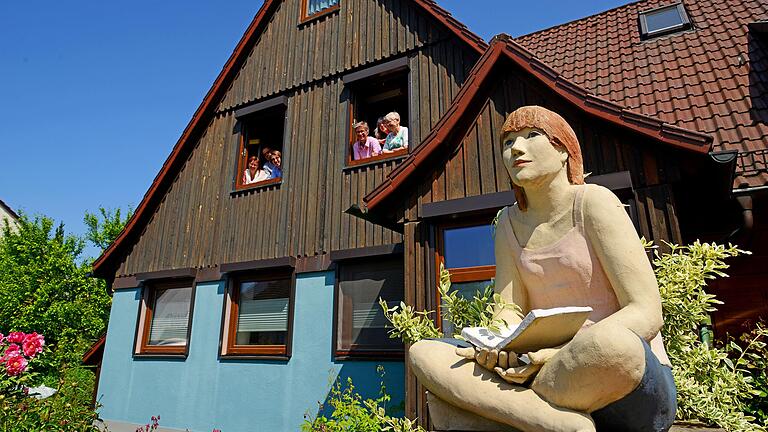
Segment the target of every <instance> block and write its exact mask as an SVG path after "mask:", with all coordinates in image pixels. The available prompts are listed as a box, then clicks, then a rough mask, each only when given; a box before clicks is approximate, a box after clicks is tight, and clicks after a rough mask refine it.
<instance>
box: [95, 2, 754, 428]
mask: <svg viewBox="0 0 768 432" xmlns="http://www.w3.org/2000/svg"><path fill="white" fill-rule="evenodd" d="M643 4H647V5H648V8H647V10H646V8H645V7H644V6H643ZM701 4H704V5H708V4H709V3H707V2H698V3H697V4H696V5H690V4H689V2H684V3H683V4H681V6H680V8H678V6H674V9H675V11H680V10H682V11H683V12H685V11H693V10H698V8H699V7H700V6H699V5H701ZM656 5H657V4H656V3H653V2H639V3H633V4H631V5H628V6H625V8H629V9H630V11H629V12H626V16H625V17H624V21H622V22H623V23H624V25H625V26H627V30H626V32H625V33H626V36H622V37H626V38H629V39H632V43H631V44H630V45H632V46H635V45H637V44H642V46H644V47H647V49H648V50H649V52H652V51H653V50H654V49H655V50H657V51H653V52H655V54H654V55H651V54H647V58H648V59H651V58H653V59H655V58H656V57H659V56H661V55H662V54H661V52H660V51H659V50H658V48H653V47H654V46H656V45H661V44H664V43H668V42H664V41H669V40H673V39H674V38H679V37H685V38H693V39H695V37H696V36H697V35H701V36H702V37H704V36H705V35H708V34H709V33H707V31H709V30H707V31H704V30H702V31H700V30H699V28H701V29H706V28H707V27H705V26H704V22H703V21H701V20H702V19H703V16H702V15H701V14H694V13H690V14H686V15H685V19H683V15H682V12H678V13H679V15H678V17H679V21H685V22H684V23H680V24H679V25H677V24H675V21H674V20H672V25H669V23H670V17H668V16H666V15H664V14H662V15H661V16H659V15H654V14H653V13H650V12H653V7H654V6H656ZM638 8H640V9H638ZM713 8H714V9H716V10H719V9H718V8H719V6H717V7H715V6H706V7H704V11H705V12H706V14H709V15H712V14H713V12H712V9H713ZM620 10H622V9H621V8H619V9H616V10H613V11H611V12H609V13H617V12H616V11H620ZM640 12H643V13H645V15H643V14H642V13H640ZM649 13H650V14H649ZM706 14H705V15H706ZM589 19H590V18H586V19H585V20H589ZM750 19H751V18H750ZM718 23H720V24H722V23H723V19H721V20H720V21H718ZM728 25H731V24H728ZM565 27H567V25H566V26H564V28H565ZM588 27H589V26H588ZM592 27H594V26H592ZM753 27H754V28H758V29H759V28H763V27H762V26H761V25H759V24H758V25H754V26H752V27H749V28H750V30H749V32H750V33H749V34H752V33H751V32H752V30H751V29H752V28H753ZM372 28H373V29H381V31H378V32H375V31H370V29H372ZM590 28H591V27H590ZM598 28H599V27H598ZM556 29H557V28H555V29H550V30H545V31H543V32H542V33H546V32H548V31H556ZM575 31H581V30H574V32H575ZM605 31H608V30H605ZM641 31H643V32H645V35H644V36H641V34H640V33H641ZM755 31H757V30H755ZM614 33H615V34H618V33H616V32H614ZM614 33H611V35H612V36H615V34H614ZM755 34H757V33H755ZM761 34H762V33H761ZM537 35H538V33H536V34H534V35H529V36H526V37H523V38H519V39H513V38H511V37H509V36H506V35H499V36H497V37H495V38H494V39H493V41H491V43H490V44H487V43H485V42H483V41H482V40H481V39H480V38H478V37H477V36H475V35H473V34H472V33H471V32H470V31H469V30H468V29H466V27H464V26H463V25H461V24H460V23H458V22H457V21H456V20H455V19H453V18H452V17H451V16H450V14H448V13H447V12H446V11H444V10H443V9H441V8H439V7H438V6H437V5H436V4H435V3H434V2H433V1H430V0H324V1H317V0H266V1H265V3H264V5H263V6H262V8H261V9H260V10H259V12H258V13H257V15H256V17H255V18H254V20H253V22H252V24H251V25H250V26H249V28H248V30H247V31H246V33H245V35H244V36H243V39H242V40H241V41H240V43H239V44H238V46H237V47H236V49H235V51H234V53H233V55H232V56H231V57H230V59H229V61H228V62H227V64H226V65H225V67H224V69H223V70H222V72H221V74H220V75H219V77H218V78H217V80H216V81H215V83H214V85H213V87H212V88H211V90H210V91H209V93H208V94H207V96H206V97H205V99H204V100H203V103H202V104H201V106H200V107H199V108H198V110H197V111H196V113H195V114H194V116H193V118H192V120H191V122H190V124H189V126H188V127H187V129H186V130H185V131H184V133H183V135H182V137H181V138H180V139H179V141H178V143H177V144H176V146H175V147H174V149H173V152H172V153H171V155H170V156H169V157H168V159H167V160H166V162H165V164H164V165H163V168H162V169H161V171H160V173H159V174H158V176H157V178H156V179H155V181H154V182H153V184H152V186H151V187H150V189H149V191H148V192H147V194H146V195H145V197H144V200H143V201H142V202H141V204H140V205H139V207H138V209H137V211H136V213H135V214H134V216H133V217H132V219H131V220H130V221H129V223H128V225H127V226H126V228H125V230H124V231H123V232H122V233H121V234H120V236H119V237H118V239H117V240H116V241H115V243H114V244H113V245H112V246H111V247H110V248H109V249H108V250H106V251H105V253H104V254H103V255H102V256H101V257H100V258H99V259H98V260H97V261H96V263H95V265H94V272H95V274H96V275H97V276H99V277H103V278H105V279H107V280H108V281H109V283H110V286H111V287H112V289H113V290H114V296H113V306H112V312H111V316H110V323H109V329H108V333H107V337H106V342H105V344H104V346H103V348H102V349H103V363H102V366H101V372H100V379H99V390H98V392H99V395H100V398H99V399H100V402H101V404H102V408H101V411H100V413H101V416H102V418H104V419H105V420H106V421H107V423H108V425H109V426H110V430H117V431H119V430H134V429H135V426H136V425H138V424H143V423H145V422H146V420H147V419H148V418H149V416H152V415H157V414H160V415H161V416H162V420H163V421H162V424H163V426H167V427H171V428H175V429H181V430H183V429H184V428H190V430H201V431H207V430H211V429H212V428H214V427H217V428H220V429H222V430H225V431H238V430H243V431H245V430H248V431H250V430H270V431H272V430H275V431H283V430H285V431H289V430H290V431H293V430H297V429H298V427H299V424H300V423H301V421H302V420H303V419H302V415H303V414H304V413H309V414H310V415H315V414H316V413H317V412H318V406H317V402H318V401H320V402H324V401H325V400H326V398H327V396H328V393H329V388H330V385H331V383H332V382H334V381H336V382H338V381H344V380H345V379H346V378H347V377H351V378H352V379H353V380H354V382H355V384H356V386H357V389H358V390H359V391H361V392H362V393H363V394H364V395H375V394H376V392H377V390H378V385H379V380H380V379H379V376H378V375H377V372H376V368H377V365H380V364H381V365H383V366H384V368H385V370H386V375H385V378H384V380H385V382H386V385H387V389H388V391H389V392H390V394H392V395H393V400H394V401H395V405H398V404H401V403H402V407H403V408H404V411H405V414H406V415H408V416H409V417H418V418H419V420H420V422H422V423H423V424H425V425H428V422H429V419H428V413H427V411H426V405H425V398H424V397H423V392H422V391H421V390H420V387H419V385H418V382H416V379H415V378H414V377H413V376H412V375H411V374H410V373H409V372H408V370H407V367H405V365H404V362H403V358H404V355H405V354H404V349H403V346H402V345H400V344H398V343H396V341H393V340H390V339H388V338H387V336H386V328H385V327H384V321H383V317H382V315H381V313H380V311H379V309H378V305H377V304H376V300H377V299H378V298H379V297H381V298H383V299H384V300H385V301H387V302H392V303H394V302H399V301H400V300H403V299H404V300H405V301H406V302H408V303H410V304H414V305H416V306H417V308H419V309H429V310H436V311H438V314H439V309H440V299H439V294H438V293H437V290H436V282H437V278H438V274H437V273H438V269H439V266H440V265H441V264H443V265H444V266H445V267H446V268H448V269H449V270H450V271H451V274H452V276H451V278H452V282H453V285H454V289H458V290H461V291H462V292H472V291H473V290H474V289H475V288H477V287H482V286H483V285H484V284H486V283H487V282H488V281H489V280H490V279H491V278H492V277H493V275H494V270H495V263H494V258H493V253H492V250H493V248H492V246H491V242H492V237H491V235H492V234H491V230H492V229H491V220H492V217H493V216H494V215H495V213H496V211H497V210H498V209H499V208H501V207H502V206H504V205H508V204H511V203H512V202H513V199H514V198H513V196H512V194H511V192H510V185H509V182H508V180H507V179H506V177H505V176H498V175H496V173H497V172H502V171H503V168H502V165H501V160H500V145H499V144H500V143H499V138H498V136H497V131H498V129H499V127H500V125H501V123H502V121H503V119H504V117H505V115H506V114H507V113H509V112H511V111H512V110H514V109H515V108H517V107H519V106H522V105H529V104H538V105H542V106H545V107H548V108H551V109H553V110H555V111H557V112H559V113H561V114H562V115H563V116H564V117H565V118H566V119H567V120H568V121H569V122H570V123H571V125H572V126H573V127H574V129H575V131H576V133H577V135H578V136H579V139H580V141H581V143H582V146H583V149H584V158H585V169H586V171H589V172H591V173H592V174H591V176H590V177H589V181H592V182H596V183H599V184H602V185H604V186H606V187H609V188H611V189H612V190H614V191H615V192H616V194H617V195H618V196H619V197H620V198H621V199H622V200H623V201H624V202H625V204H627V206H628V207H627V208H628V211H629V212H630V216H631V217H632V219H633V221H634V223H635V226H636V228H637V229H638V231H639V232H640V233H641V234H642V235H644V236H645V237H646V238H649V239H653V240H655V241H657V242H661V241H662V240H663V241H669V242H676V243H682V242H685V241H687V240H689V239H692V238H695V237H696V235H697V233H701V235H702V236H704V235H709V236H714V237H712V238H715V239H718V238H717V237H716V235H715V233H717V232H718V230H719V231H722V232H726V233H728V232H730V230H735V229H736V228H738V227H739V216H740V215H741V213H740V212H739V211H738V210H739V208H738V206H737V205H738V203H739V201H740V200H741V199H734V195H736V196H737V197H738V196H742V195H739V194H736V193H735V192H734V187H733V185H734V183H733V182H734V179H738V178H744V179H750V180H748V181H752V180H751V179H753V178H763V177H765V178H768V177H766V174H765V166H764V165H763V166H760V165H759V164H758V163H754V164H752V165H751V166H752V167H753V168H755V169H756V170H757V174H754V175H753V174H751V173H748V172H747V171H746V170H744V169H742V170H741V171H735V170H739V169H741V168H739V167H747V164H746V163H745V164H744V165H739V163H741V162H738V161H740V160H741V159H740V158H741V156H739V154H738V153H735V154H734V153H733V152H729V151H730V150H732V148H731V147H728V146H724V145H723V144H722V142H721V141H718V140H720V137H719V135H718V133H720V129H717V128H716V129H707V128H705V127H704V126H703V125H702V124H698V123H695V122H693V123H690V122H689V123H681V122H680V121H678V119H677V118H675V117H669V116H667V117H664V115H663V112H661V111H659V112H654V113H649V112H646V111H644V110H643V109H640V108H642V107H640V108H638V106H637V105H633V103H634V100H632V99H628V100H626V101H624V100H617V99H618V98H617V97H614V96H612V94H606V93H601V92H600V91H599V90H600V89H601V88H602V87H600V86H598V87H595V86H594V85H592V84H591V82H588V81H586V80H585V78H581V79H580V78H579V77H580V75H578V74H579V73H581V72H580V71H577V72H574V71H573V70H571V69H568V68H569V65H571V64H573V63H574V62H576V61H583V62H589V61H591V60H588V59H590V58H591V57H589V54H592V53H590V52H579V53H575V54H573V55H574V58H573V59H572V60H571V61H564V62H559V61H558V56H559V55H560V54H559V52H558V54H556V55H555V54H550V53H555V52H557V50H560V49H562V50H564V51H567V50H568V49H569V48H574V49H576V48H575V47H577V46H579V45H578V44H575V43H571V44H568V43H563V42H557V43H556V42H551V43H552V44H554V45H556V46H557V50H556V49H552V47H551V46H549V47H548V46H547V45H546V44H547V43H550V42H541V41H543V40H544V39H541V41H540V39H536V38H537ZM691 35H693V36H691ZM564 37H565V39H563V40H569V39H568V37H572V36H564ZM601 37H604V38H607V37H608V36H607V35H602V36H601ZM595 38H597V36H595ZM635 39H636V40H635ZM585 40H591V39H589V38H586V39H585ZM715 40H717V41H720V39H715ZM534 41H539V42H537V43H538V45H537V44H536V43H534ZM547 41H548V40H547ZM686 41H687V39H686ZM720 42H722V41H720ZM612 43H613V42H612ZM686 43H687V44H688V46H690V45H691V44H692V42H690V41H688V42H686ZM604 45H605V43H596V45H595V55H597V53H598V52H599V53H603V52H604V51H606V50H607V48H606V46H604ZM709 45H712V43H711V41H710V42H707V43H706V46H709ZM718 46H719V47H721V46H722V43H721V45H718ZM285 47H295V49H285ZM536 47H539V48H538V49H539V50H540V51H538V52H537V51H536V49H537V48H536ZM638 49H640V48H638ZM724 49H725V48H724ZM729 52H730V51H729ZM537 54H538V55H537ZM563 55H565V54H563ZM627 55H629V54H627ZM632 55H637V56H639V55H640V54H632ZM669 55H671V54H669V53H665V54H664V56H669ZM654 56H655V57H654ZM699 57H700V56H696V59H698V58H699ZM763 58H764V57H763ZM745 59H746V57H745ZM745 61H747V60H745ZM638 62H639V61H638ZM657 63H658V62H657V61H655V60H654V61H653V62H651V61H650V60H648V63H647V64H644V63H638V64H637V65H635V66H633V67H634V68H635V69H638V70H643V69H644V68H645V69H647V68H651V67H655V66H649V65H656V64H657ZM663 64H669V60H668V59H666V58H665V59H664V60H663ZM558 68H559V69H558ZM627 68H629V67H627ZM595 69H596V72H595V73H596V74H597V75H598V77H602V76H603V75H600V74H604V73H605V72H604V69H603V68H601V67H596V68H595ZM672 73H673V72H670V74H672ZM638 74H639V72H638ZM654 74H655V75H654V76H660V75H658V72H654ZM585 77H591V75H589V74H586V75H585ZM600 79H601V80H602V79H604V78H600ZM617 79H618V78H617ZM665 79H666V78H665ZM686 79H688V78H686ZM669 80H670V82H671V80H672V78H669ZM684 81H685V80H684ZM606 82H608V81H606ZM612 82H613V81H610V82H608V84H610V83H612ZM738 82H739V83H740V84H738V86H737V89H736V90H737V91H736V92H735V93H738V94H740V95H742V96H744V95H746V94H749V92H745V91H744V88H742V86H743V83H741V81H738ZM600 83H603V81H600ZM608 84H605V85H608ZM652 86H653V87H654V88H659V87H660V85H658V84H652ZM710 87H711V86H710ZM633 88H634V87H633ZM708 88H709V87H708ZM628 89H630V90H628V94H630V93H631V88H630V87H628ZM638 92H639V90H638ZM723 92H725V89H723ZM732 93H734V92H729V93H727V94H732ZM735 93H734V94H735ZM641 94H642V96H638V100H643V101H644V100H645V98H646V97H647V96H646V95H645V94H644V93H641ZM653 94H654V95H655V96H654V97H659V98H661V96H658V95H656V93H653ZM709 97H711V98H712V99H713V100H719V99H718V97H716V96H714V95H711V96H709ZM668 99H669V100H673V99H675V98H673V97H669V98H668ZM727 100H728V101H729V102H728V104H730V105H729V106H732V105H733V104H734V102H731V100H730V99H727ZM740 100H741V99H740ZM670 103H672V104H674V103H677V102H670ZM712 103H715V102H712ZM750 103H751V102H750ZM718 104H719V102H718ZM718 109H719V108H718ZM389 111H397V112H399V113H400V116H401V124H402V125H405V126H407V127H408V129H409V132H410V146H409V149H408V151H400V152H395V153H391V154H385V155H382V156H376V157H372V158H368V159H361V160H354V158H353V157H352V154H351V147H350V145H349V143H350V142H352V141H353V139H354V137H353V131H352V128H351V125H352V124H353V123H354V122H355V121H358V120H365V121H367V122H368V124H369V125H373V124H375V123H376V119H377V117H379V116H381V115H383V114H385V113H386V112H389ZM710 123H711V124H714V125H719V124H723V123H721V122H718V121H713V122H710ZM750 124H751V123H750ZM759 127H763V126H759ZM759 127H758V128H759ZM737 129H738V130H741V129H739V128H738V127H737ZM758 130H759V129H758ZM736 135H739V132H736ZM742 135H743V134H742ZM713 143H714V144H713ZM713 145H714V147H713ZM744 145H746V144H744ZM749 145H753V146H757V145H758V143H752V144H749ZM267 148H268V151H267V150H265V149H267ZM275 150H277V151H279V152H281V153H280V155H281V158H282V174H281V175H280V176H278V177H275V178H271V179H265V180H261V181H257V182H255V183H252V184H250V183H248V181H249V180H250V178H249V177H248V176H244V175H243V174H244V170H245V169H246V167H248V164H249V163H251V162H252V161H255V160H258V159H260V158H263V156H264V155H265V154H274V153H270V152H274V151H275ZM263 161H264V159H262V162H263ZM734 173H741V177H738V176H735V175H734ZM737 181H740V180H737ZM750 184H751V183H750ZM739 187H741V186H739ZM759 187H760V186H749V188H748V189H745V190H749V191H751V192H750V196H752V197H753V202H760V201H759V200H760V198H759V191H760V190H761V189H759ZM754 188H757V189H754ZM742 201H743V200H742ZM754 214H756V215H759V212H757V211H754ZM702 215H706V216H707V217H706V218H702V217H701V216H702ZM745 221H746V219H745ZM752 229H753V231H752V232H753V233H754V232H758V229H757V228H755V227H752ZM742 232H743V230H742ZM737 235H738V233H737ZM719 240H722V238H719ZM758 255H759V254H758ZM437 320H438V322H439V323H440V324H441V325H444V324H443V323H442V320H441V319H439V315H438V316H437ZM92 352H93V353H96V352H98V349H96V350H94V351H92ZM90 357H91V356H89V358H90ZM131 428H134V429H131Z"/></svg>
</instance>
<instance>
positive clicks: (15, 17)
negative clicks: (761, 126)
mask: <svg viewBox="0 0 768 432" xmlns="http://www.w3.org/2000/svg"><path fill="white" fill-rule="evenodd" d="M341 1H344V0H341ZM261 3H262V2H261V1H260V0H252V1H248V2H246V1H243V0H231V1H228V2H214V1H210V2H203V1H199V0H185V1H180V0H164V1H149V0H133V1H130V2H96V1H84V0H72V1H68V2H53V1H50V2H23V1H6V2H0V199H2V200H3V201H5V202H6V203H7V204H8V205H10V206H11V207H13V208H14V209H17V210H22V211H24V212H26V213H28V214H45V215H47V216H50V217H52V218H54V219H55V220H57V221H63V222H64V223H65V225H66V227H67V229H68V231H71V232H74V233H77V234H82V233H83V232H84V230H85V227H84V225H83V222H82V218H83V213H84V212H85V211H86V210H89V211H92V212H93V211H96V209H97V208H98V207H99V206H105V207H108V208H115V207H126V206H128V205H132V206H133V207H135V206H137V205H138V204H139V202H140V201H141V198H142V197H143V195H144V193H145V192H146V190H147V189H148V187H149V185H150V184H151V183H152V180H153V179H154V177H155V175H156V174H157V172H158V171H159V169H160V167H161V166H162V163H163V161H164V160H165V159H166V157H167V156H168V154H169V153H170V151H171V149H172V147H173V145H174V144H175V143H176V141H177V139H178V138H179V136H180V135H181V132H182V131H183V129H184V127H185V126H186V125H187V123H188V122H189V119H190V118H191V116H192V113H193V112H194V110H195V109H196V108H197V106H198V105H199V104H200V102H201V101H202V98H203V97H204V95H205V93H206V92H207V91H208V88H209V87H210V86H211V84H212V83H213V80H214V79H215V78H216V76H217V75H218V73H219V71H220V70H221V67H222V66H223V65H224V63H225V61H226V60H227V58H228V57H229V55H230V53H231V52H232V50H233V48H234V47H235V45H236V44H237V41H238V40H239V39H240V37H241V35H242V33H243V32H244V31H245V28H246V27H247V26H248V23H249V22H250V21H251V19H252V18H253V15H254V14H255V13H256V11H257V10H258V8H259V7H260V6H261ZM438 3H439V4H440V5H441V6H443V7H444V8H446V9H448V10H449V11H451V12H452V13H453V14H454V15H455V16H456V17H457V18H458V19H459V20H460V21H462V22H463V23H465V24H466V25H467V26H468V27H469V28H470V29H471V30H472V31H474V32H475V33H477V34H479V35H480V36H482V37H483V38H485V39H486V40H487V39H489V38H491V37H492V36H493V35H495V34H497V33H501V32H505V33H508V34H511V35H512V36H519V35H522V34H526V33H530V32H532V31H536V30H540V29H543V28H546V27H550V26H553V25H557V24H560V23H563V22H567V21H570V20H573V19H577V18H581V17H584V16H587V15H591V14H594V13H597V12H600V11H603V10H606V9H610V8H612V7H616V6H619V5H621V4H624V3H626V1H610V0H593V1H590V2H573V1H565V0H539V1H536V2H528V1H526V2H522V1H510V0H471V1H469V0H438ZM88 252H89V253H90V254H93V250H89V251H88Z"/></svg>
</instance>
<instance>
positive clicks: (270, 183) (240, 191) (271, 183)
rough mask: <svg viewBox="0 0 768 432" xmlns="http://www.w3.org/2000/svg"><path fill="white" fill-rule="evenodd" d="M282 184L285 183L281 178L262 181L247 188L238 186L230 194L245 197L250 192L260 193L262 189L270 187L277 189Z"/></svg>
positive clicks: (246, 186)
mask: <svg viewBox="0 0 768 432" xmlns="http://www.w3.org/2000/svg"><path fill="white" fill-rule="evenodd" d="M282 182H283V178H282V177H279V178H275V179H269V180H264V181H260V182H258V183H252V184H249V185H245V186H236V187H235V189H234V190H233V191H232V192H230V193H229V194H230V195H245V194H247V193H248V192H254V191H259V190H262V189H269V188H270V187H275V188H277V187H279V186H280V184H281V183H282Z"/></svg>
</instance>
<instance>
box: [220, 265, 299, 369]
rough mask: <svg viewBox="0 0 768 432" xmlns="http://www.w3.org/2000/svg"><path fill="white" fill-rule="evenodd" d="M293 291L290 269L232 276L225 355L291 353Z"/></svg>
mask: <svg viewBox="0 0 768 432" xmlns="http://www.w3.org/2000/svg"><path fill="white" fill-rule="evenodd" d="M293 293H294V286H293V274H292V272H291V271H290V270H285V271H282V270H273V271H258V272H240V273H236V274H234V275H233V276H231V277H230V279H229V289H228V290H227V296H226V299H225V301H226V303H225V307H224V332H223V340H222V355H223V356H242V355H245V356H259V357H262V356H263V357H277V358H286V357H288V356H290V354H291V329H292V321H293V298H294V296H293Z"/></svg>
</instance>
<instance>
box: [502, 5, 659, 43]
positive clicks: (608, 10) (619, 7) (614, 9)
mask: <svg viewBox="0 0 768 432" xmlns="http://www.w3.org/2000/svg"><path fill="white" fill-rule="evenodd" d="M644 1H648V0H635V1H631V2H629V3H626V4H623V5H621V6H616V7H612V8H610V9H606V10H604V11H602V12H598V13H594V14H592V15H587V16H585V17H582V18H576V19H573V20H570V21H567V22H564V23H560V24H555V25H553V26H550V27H547V28H543V29H541V30H536V31H532V32H530V33H526V34H524V35H520V36H518V37H516V38H515V39H525V38H527V37H529V36H533V35H538V34H541V33H545V32H548V31H550V30H554V29H556V28H559V27H565V26H569V25H571V24H575V23H577V22H579V21H585V20H588V19H590V18H595V17H598V16H600V15H603V14H607V13H610V12H614V11H616V10H619V9H623V8H625V7H627V6H631V5H634V4H637V3H642V2H644Z"/></svg>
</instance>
